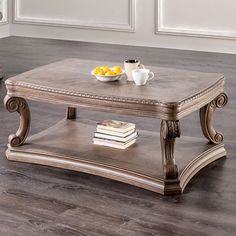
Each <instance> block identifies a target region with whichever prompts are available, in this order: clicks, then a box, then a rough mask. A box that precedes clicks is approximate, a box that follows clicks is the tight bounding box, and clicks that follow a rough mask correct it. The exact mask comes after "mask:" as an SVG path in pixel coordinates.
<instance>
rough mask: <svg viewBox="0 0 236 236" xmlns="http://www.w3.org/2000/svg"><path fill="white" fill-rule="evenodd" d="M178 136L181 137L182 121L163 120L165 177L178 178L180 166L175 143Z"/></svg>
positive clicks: (162, 137)
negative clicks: (176, 156) (175, 155)
mask: <svg viewBox="0 0 236 236" xmlns="http://www.w3.org/2000/svg"><path fill="white" fill-rule="evenodd" d="M177 137H180V122H179V121H166V120H162V122H161V131H160V141H161V152H162V162H163V168H164V178H165V179H177V178H178V167H177V165H176V164H175V157H174V145H175V139H176V138H177Z"/></svg>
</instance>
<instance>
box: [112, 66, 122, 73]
mask: <svg viewBox="0 0 236 236" xmlns="http://www.w3.org/2000/svg"><path fill="white" fill-rule="evenodd" d="M112 71H113V72H114V73H115V74H117V75H119V74H121V73H122V68H121V67H120V66H113V67H112Z"/></svg>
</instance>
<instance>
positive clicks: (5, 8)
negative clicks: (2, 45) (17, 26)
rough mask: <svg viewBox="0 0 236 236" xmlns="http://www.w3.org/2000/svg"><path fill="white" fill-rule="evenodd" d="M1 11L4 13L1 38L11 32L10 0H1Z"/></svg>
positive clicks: (0, 26)
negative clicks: (9, 19) (9, 20)
mask: <svg viewBox="0 0 236 236" xmlns="http://www.w3.org/2000/svg"><path fill="white" fill-rule="evenodd" d="M0 12H2V14H3V18H2V20H0V38H4V37H8V36H9V34H10V27H9V24H8V23H9V22H8V18H9V16H8V2H7V0H0Z"/></svg>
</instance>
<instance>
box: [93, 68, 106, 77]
mask: <svg viewBox="0 0 236 236" xmlns="http://www.w3.org/2000/svg"><path fill="white" fill-rule="evenodd" d="M94 74H95V75H105V71H104V70H102V69H101V68H98V69H95V70H94Z"/></svg>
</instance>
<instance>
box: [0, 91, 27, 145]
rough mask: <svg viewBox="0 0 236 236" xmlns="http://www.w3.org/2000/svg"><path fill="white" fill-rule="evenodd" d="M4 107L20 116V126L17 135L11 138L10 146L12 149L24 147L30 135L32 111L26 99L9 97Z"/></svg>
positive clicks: (6, 98) (12, 135) (5, 100)
mask: <svg viewBox="0 0 236 236" xmlns="http://www.w3.org/2000/svg"><path fill="white" fill-rule="evenodd" d="M4 105H5V107H6V109H7V110H8V111H9V112H16V111H17V112H18V113H19V114H20V126H19V128H18V130H17V132H16V134H11V135H10V136H9V144H10V145H11V146H12V147H18V146H20V145H22V144H23V143H24V141H25V139H26V137H27V135H28V132H29V128H30V110H29V106H28V104H27V102H26V100H25V99H24V98H20V97H9V96H8V95H7V96H6V97H5V98H4Z"/></svg>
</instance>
